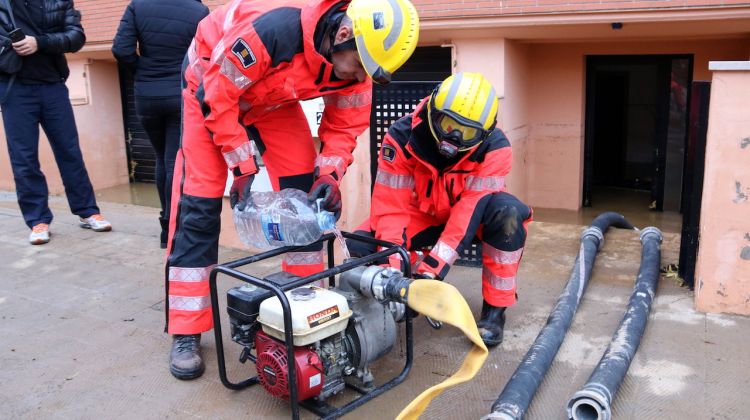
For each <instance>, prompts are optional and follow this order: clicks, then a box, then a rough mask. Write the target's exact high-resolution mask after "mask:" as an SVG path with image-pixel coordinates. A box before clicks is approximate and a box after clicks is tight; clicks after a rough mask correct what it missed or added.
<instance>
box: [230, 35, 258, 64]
mask: <svg viewBox="0 0 750 420" xmlns="http://www.w3.org/2000/svg"><path fill="white" fill-rule="evenodd" d="M232 53H234V55H236V56H237V58H239V59H240V63H242V67H244V68H248V67H250V66H252V65H253V64H255V61H256V60H255V54H253V50H251V49H250V46H249V45H247V42H245V40H244V39H242V38H237V41H234V45H232Z"/></svg>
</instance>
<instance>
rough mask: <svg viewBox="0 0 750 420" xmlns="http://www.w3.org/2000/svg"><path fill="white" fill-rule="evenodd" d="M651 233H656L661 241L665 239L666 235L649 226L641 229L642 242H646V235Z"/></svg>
mask: <svg viewBox="0 0 750 420" xmlns="http://www.w3.org/2000/svg"><path fill="white" fill-rule="evenodd" d="M649 235H656V238H657V239H658V240H659V243H661V242H662V241H663V240H664V235H663V234H662V233H661V231H660V230H659V229H658V228H656V227H654V226H649V227H647V228H645V229H643V230H642V231H641V243H644V242H645V241H646V237H647V236H649Z"/></svg>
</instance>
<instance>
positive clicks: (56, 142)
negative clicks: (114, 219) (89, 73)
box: [0, 0, 112, 245]
mask: <svg viewBox="0 0 750 420" xmlns="http://www.w3.org/2000/svg"><path fill="white" fill-rule="evenodd" d="M9 6H10V7H9ZM8 9H10V10H8ZM0 26H1V27H2V31H3V32H4V33H5V34H8V35H10V32H14V35H13V36H10V41H12V42H13V43H12V47H13V50H14V51H15V53H16V54H18V55H19V56H20V57H21V59H22V63H23V64H22V66H21V69H20V70H19V71H18V72H17V73H14V74H8V73H4V72H0V98H3V102H2V114H3V125H4V126H5V137H6V140H7V142H8V154H9V155H10V163H11V167H12V168H13V179H14V181H15V183H16V195H17V196H18V206H19V207H20V208H21V213H23V218H24V221H25V222H26V225H27V226H28V227H29V228H31V233H30V234H29V242H30V243H31V244H32V245H41V244H45V243H47V242H49V239H50V232H49V224H50V223H52V211H50V208H49V205H48V201H47V198H48V195H49V191H48V189H47V180H46V179H45V177H44V173H42V170H41V168H40V167H39V126H40V125H41V126H42V129H44V132H45V134H47V138H48V139H49V143H50V146H51V147H52V153H53V154H54V155H55V161H56V162H57V166H58V168H59V169H60V176H61V177H62V181H63V185H65V195H66V196H67V198H68V205H69V206H70V211H71V212H72V213H73V214H75V215H77V216H78V217H79V223H80V226H81V227H82V228H86V229H91V230H94V231H96V232H106V231H109V230H112V225H111V224H110V223H109V222H108V221H107V220H105V219H104V217H103V216H102V215H101V214H100V213H99V207H97V205H96V199H95V198H94V189H93V187H92V186H91V181H90V180H89V175H88V172H87V171H86V165H85V164H84V162H83V156H82V155H81V147H80V145H79V144H78V129H77V128H76V124H75V117H74V115H73V106H72V105H71V104H70V99H69V96H68V88H67V87H66V86H65V80H66V79H67V78H68V75H69V74H70V70H69V69H68V62H67V61H66V60H65V53H72V52H76V51H78V50H80V49H81V47H83V44H84V43H85V42H86V36H85V35H84V33H83V27H82V26H81V14H80V13H79V12H78V11H77V10H76V9H75V8H73V1H72V0H9V1H6V2H5V4H4V7H3V10H2V13H0ZM7 39H8V38H7V37H6V38H4V39H3V44H4V45H3V47H4V48H8V46H9V45H8V44H7V43H6V42H8V41H6V40H7Z"/></svg>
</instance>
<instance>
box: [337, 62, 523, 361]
mask: <svg viewBox="0 0 750 420" xmlns="http://www.w3.org/2000/svg"><path fill="white" fill-rule="evenodd" d="M497 107H498V105H497V98H496V96H495V91H494V89H493V88H492V86H491V85H490V83H489V82H487V80H486V79H485V78H484V77H483V76H482V75H480V74H479V73H458V74H456V75H453V76H450V77H449V78H447V79H446V80H445V81H443V83H441V84H440V86H439V87H438V88H437V89H435V91H434V92H433V93H432V95H430V96H428V97H427V98H424V99H423V100H422V101H421V102H420V103H419V105H417V107H416V109H415V110H414V112H412V113H411V114H409V115H407V116H405V117H403V118H401V119H399V120H398V121H396V122H395V123H394V124H393V125H392V126H391V127H390V129H389V130H388V133H387V134H386V135H385V137H384V139H383V145H382V148H381V153H380V156H379V158H378V172H377V178H376V180H375V188H374V190H373V194H372V206H371V208H370V218H369V220H367V221H365V222H364V223H363V225H362V226H361V227H360V230H359V231H358V233H360V234H364V235H374V236H375V237H376V238H377V239H382V240H385V241H388V242H392V243H396V244H400V245H403V246H405V247H406V248H407V249H409V250H422V249H426V248H428V247H431V250H430V251H429V254H427V255H426V256H425V258H424V260H423V261H421V263H419V265H418V266H417V269H416V277H418V278H436V279H444V278H445V276H446V274H447V273H448V270H449V269H450V267H451V265H452V264H453V263H454V262H455V261H456V260H457V259H458V258H459V256H460V255H461V253H462V252H463V251H464V250H465V249H467V248H468V247H470V246H471V244H472V241H473V239H474V237H475V236H476V237H478V238H479V239H481V241H482V263H483V266H484V267H483V270H482V296H483V298H484V299H483V300H484V302H483V305H482V315H481V319H480V320H479V322H478V325H477V326H478V327H479V332H480V334H481V336H482V340H483V341H484V342H485V344H487V345H488V346H496V345H498V344H500V342H502V339H503V327H504V324H505V309H506V308H507V307H509V306H511V305H513V304H514V303H515V302H516V273H517V271H518V264H519V263H520V261H521V256H522V254H523V247H524V243H525V241H526V232H527V231H526V225H527V224H528V223H529V222H530V221H531V219H532V217H531V216H532V210H531V208H530V207H529V206H527V205H526V204H524V203H522V202H521V201H520V200H518V199H517V198H516V197H514V196H513V195H511V194H509V193H508V192H506V191H505V177H506V176H507V175H508V173H509V172H510V167H511V149H510V143H509V142H508V139H507V138H506V137H505V135H504V134H503V132H502V131H501V130H500V129H499V128H496V127H495V125H496V118H497V117H496V116H497ZM350 251H351V252H352V254H353V255H364V254H369V253H372V252H374V251H375V250H374V249H368V247H367V246H364V245H361V242H354V241H351V242H350ZM390 264H391V265H392V266H394V267H399V266H400V264H401V261H400V260H399V259H398V256H394V257H391V261H390Z"/></svg>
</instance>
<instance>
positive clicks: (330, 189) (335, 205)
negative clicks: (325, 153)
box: [307, 175, 341, 220]
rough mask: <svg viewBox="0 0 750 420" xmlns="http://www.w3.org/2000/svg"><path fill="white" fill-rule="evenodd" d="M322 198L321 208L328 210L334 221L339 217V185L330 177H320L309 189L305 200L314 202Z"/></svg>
mask: <svg viewBox="0 0 750 420" xmlns="http://www.w3.org/2000/svg"><path fill="white" fill-rule="evenodd" d="M319 198H322V199H323V201H322V202H321V207H322V208H323V210H328V211H330V212H331V213H333V214H334V215H335V216H336V220H339V217H341V190H340V189H339V183H338V181H336V179H335V178H334V177H332V176H331V175H321V176H320V177H318V179H316V180H315V182H314V183H313V185H312V188H310V192H309V193H308V194H307V200H308V201H310V202H314V201H316V200H317V199H319Z"/></svg>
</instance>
